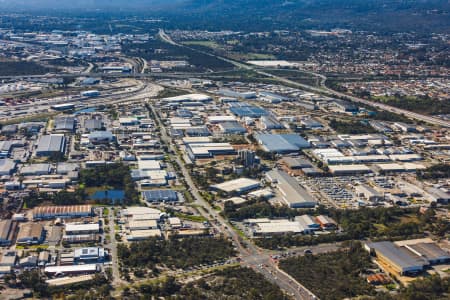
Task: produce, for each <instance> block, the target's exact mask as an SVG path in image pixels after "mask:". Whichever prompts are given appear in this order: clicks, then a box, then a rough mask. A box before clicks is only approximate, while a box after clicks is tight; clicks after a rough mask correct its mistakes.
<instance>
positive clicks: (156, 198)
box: [142, 190, 179, 203]
mask: <svg viewBox="0 0 450 300" xmlns="http://www.w3.org/2000/svg"><path fill="white" fill-rule="evenodd" d="M142 196H143V197H144V199H145V201H147V202H150V203H160V202H178V201H179V195H178V193H177V192H176V191H174V190H150V191H143V192H142Z"/></svg>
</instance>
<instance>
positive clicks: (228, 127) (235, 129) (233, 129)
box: [218, 121, 247, 134]
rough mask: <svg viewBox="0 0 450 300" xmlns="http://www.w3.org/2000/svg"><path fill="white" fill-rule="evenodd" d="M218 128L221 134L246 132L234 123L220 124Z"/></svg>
mask: <svg viewBox="0 0 450 300" xmlns="http://www.w3.org/2000/svg"><path fill="white" fill-rule="evenodd" d="M218 126H219V128H220V132H221V133H222V134H245V133H246V132H247V129H245V128H244V127H243V126H242V125H241V124H239V123H238V122H236V121H231V122H222V123H219V125H218Z"/></svg>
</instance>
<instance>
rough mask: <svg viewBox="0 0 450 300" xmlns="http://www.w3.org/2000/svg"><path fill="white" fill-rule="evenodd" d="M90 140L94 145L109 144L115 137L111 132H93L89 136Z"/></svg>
mask: <svg viewBox="0 0 450 300" xmlns="http://www.w3.org/2000/svg"><path fill="white" fill-rule="evenodd" d="M88 140H89V142H90V143H92V144H109V143H111V142H113V141H114V140H115V137H114V135H113V134H112V132H111V131H92V132H91V133H89V135H88Z"/></svg>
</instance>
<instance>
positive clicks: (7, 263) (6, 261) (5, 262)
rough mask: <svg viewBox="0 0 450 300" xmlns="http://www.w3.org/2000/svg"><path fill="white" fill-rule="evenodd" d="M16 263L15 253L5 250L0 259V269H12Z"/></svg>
mask: <svg viewBox="0 0 450 300" xmlns="http://www.w3.org/2000/svg"><path fill="white" fill-rule="evenodd" d="M16 263H17V252H16V251H12V250H5V251H4V252H3V255H2V257H1V259H0V267H14V266H15V265H16Z"/></svg>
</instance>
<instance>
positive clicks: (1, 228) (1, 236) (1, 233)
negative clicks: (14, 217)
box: [0, 220, 13, 247]
mask: <svg viewBox="0 0 450 300" xmlns="http://www.w3.org/2000/svg"><path fill="white" fill-rule="evenodd" d="M12 228H13V223H12V221H11V220H0V246H2V247H4V246H9V245H11V239H12V234H13V232H12V231H13V230H11V229H12Z"/></svg>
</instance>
